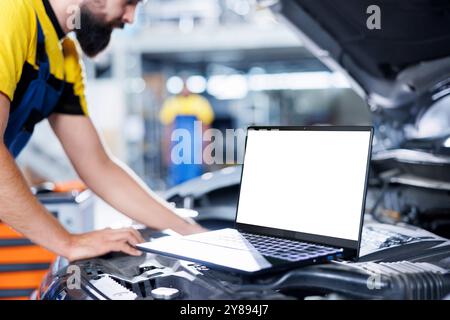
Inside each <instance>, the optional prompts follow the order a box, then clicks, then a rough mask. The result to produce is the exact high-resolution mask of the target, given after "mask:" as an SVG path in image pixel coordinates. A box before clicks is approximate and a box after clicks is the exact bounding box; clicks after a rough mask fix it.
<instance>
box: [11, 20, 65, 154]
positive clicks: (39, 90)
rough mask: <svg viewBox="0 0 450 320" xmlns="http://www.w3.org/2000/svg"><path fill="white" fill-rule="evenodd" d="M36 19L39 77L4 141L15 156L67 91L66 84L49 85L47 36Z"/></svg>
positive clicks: (18, 109)
mask: <svg viewBox="0 0 450 320" xmlns="http://www.w3.org/2000/svg"><path fill="white" fill-rule="evenodd" d="M36 20H37V31H38V32H37V50H36V62H37V64H38V65H39V71H38V76H37V78H36V79H35V80H32V81H31V82H30V84H29V86H28V88H27V90H26V91H25V93H24V95H23V97H22V100H21V102H20V104H19V105H18V106H17V107H16V108H14V110H11V111H10V114H9V120H8V126H7V127H6V131H5V135H4V142H5V144H6V146H7V147H8V149H9V151H10V152H11V154H12V155H13V156H14V157H16V156H17V155H18V154H19V153H20V151H22V149H23V148H24V147H25V145H26V144H27V143H28V141H29V140H30V138H31V135H32V134H33V130H34V126H35V125H36V124H37V123H38V122H40V121H41V120H43V119H45V118H47V117H48V116H49V115H50V114H51V113H52V111H53V109H54V108H55V106H56V104H57V103H58V101H59V100H60V98H61V95H62V93H63V90H64V83H63V82H58V83H57V84H56V87H55V86H53V85H51V84H50V83H49V79H50V62H49V59H48V56H47V52H46V50H45V36H44V32H43V30H42V27H41V23H40V22H39V18H38V17H37V16H36Z"/></svg>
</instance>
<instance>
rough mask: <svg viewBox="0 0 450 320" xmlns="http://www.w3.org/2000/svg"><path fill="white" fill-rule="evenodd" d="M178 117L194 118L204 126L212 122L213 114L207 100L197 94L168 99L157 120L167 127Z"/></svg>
mask: <svg viewBox="0 0 450 320" xmlns="http://www.w3.org/2000/svg"><path fill="white" fill-rule="evenodd" d="M178 116H195V117H196V118H197V119H198V120H199V121H202V122H203V123H204V124H206V125H210V124H211V123H212V122H213V120H214V112H213V109H212V107H211V105H210V104H209V102H208V100H206V99H205V98H203V97H202V96H200V95H197V94H191V95H188V96H176V97H172V98H170V99H169V100H167V101H166V103H165V104H164V106H163V107H162V109H161V113H160V116H159V118H160V120H161V122H162V123H163V124H165V125H169V124H171V123H173V122H174V120H175V119H176V117H178Z"/></svg>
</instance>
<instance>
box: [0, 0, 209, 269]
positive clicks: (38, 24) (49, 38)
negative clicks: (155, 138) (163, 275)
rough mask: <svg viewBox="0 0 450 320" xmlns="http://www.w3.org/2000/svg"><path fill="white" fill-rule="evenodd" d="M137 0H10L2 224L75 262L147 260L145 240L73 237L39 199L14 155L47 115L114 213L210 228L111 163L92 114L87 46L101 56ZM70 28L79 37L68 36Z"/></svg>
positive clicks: (2, 65)
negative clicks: (116, 255) (122, 256)
mask: <svg viewBox="0 0 450 320" xmlns="http://www.w3.org/2000/svg"><path fill="white" fill-rule="evenodd" d="M139 2H140V0H2V10H0V29H1V33H0V133H1V137H2V142H1V143H0V220H2V221H3V222H5V223H6V224H8V225H9V226H11V227H13V228H14V229H16V230H17V231H18V232H20V233H22V234H24V235H25V236H26V237H28V238H29V239H30V240H31V241H33V242H34V243H36V244H38V245H41V246H43V247H45V248H47V249H49V250H51V251H53V252H54V253H56V254H58V255H60V256H63V257H66V258H67V259H69V260H70V261H74V260H80V259H84V258H91V257H95V256H99V255H103V254H106V253H109V252H111V251H121V252H124V253H127V254H130V255H140V252H139V251H138V250H136V249H135V248H134V245H136V244H137V243H140V242H143V241H144V240H143V239H142V238H141V236H140V234H139V233H138V232H137V231H136V230H134V229H132V228H126V229H119V230H112V229H106V230H101V231H94V232H91V233H86V234H78V235H76V234H70V233H68V232H67V231H66V230H65V229H64V228H63V226H62V225H61V224H60V223H59V222H58V221H57V219H56V218H54V217H53V216H52V215H51V214H50V213H49V212H48V211H47V210H46V209H45V208H44V207H43V206H42V205H41V204H40V203H39V201H38V200H37V199H36V198H35V197H34V196H33V194H32V193H31V191H30V189H29V187H28V185H27V183H26V182H25V180H24V178H23V176H22V174H21V172H20V170H19V168H18V166H17V165H16V163H15V161H14V158H15V157H17V155H18V154H19V153H20V151H21V150H22V149H23V147H24V146H25V145H26V144H27V142H28V140H29V138H30V136H31V134H32V132H33V127H34V126H35V124H36V123H38V122H40V121H41V120H43V119H45V118H47V119H48V120H49V123H50V125H51V127H52V129H53V131H54V132H55V134H56V136H57V137H58V139H59V140H60V141H61V144H62V146H63V147H64V150H65V152H66V153H67V155H68V157H69V159H70V160H71V162H72V164H73V166H74V168H75V170H76V171H77V173H78V175H79V176H80V178H81V179H82V180H83V181H84V182H85V183H86V185H87V186H88V187H89V188H90V189H91V190H93V191H94V192H95V193H96V194H97V195H98V196H99V197H101V198H102V199H103V200H104V201H106V202H107V203H108V204H110V205H111V206H112V207H114V208H115V209H117V210H118V211H120V212H122V213H124V214H126V215H127V216H129V217H130V218H132V219H133V220H135V221H138V222H140V223H142V224H145V225H147V226H148V227H150V228H154V229H158V230H163V229H169V228H170V229H172V230H174V231H176V232H178V233H181V234H191V233H197V232H201V231H203V229H202V228H201V227H200V226H199V225H197V224H195V223H193V222H192V221H186V220H185V219H182V218H180V217H179V216H177V215H176V214H175V213H174V212H173V210H172V209H171V207H170V206H169V205H168V204H167V203H166V202H164V201H163V200H162V199H159V198H158V197H157V196H156V195H155V194H154V193H153V192H152V191H151V190H149V189H148V188H147V187H146V186H145V185H144V183H143V182H142V181H140V180H139V179H138V178H137V177H136V176H135V175H134V174H133V173H132V172H131V171H130V170H129V169H128V168H126V167H125V166H124V165H123V164H120V163H118V161H116V160H115V159H113V158H112V157H111V155H110V154H109V153H108V151H107V150H106V149H105V147H104V146H103V145H102V142H101V140H100V138H99V136H98V134H97V132H96V130H95V128H94V126H93V124H92V121H91V119H90V118H89V116H88V112H87V105H86V99H85V95H84V74H83V67H82V64H81V61H80V55H79V48H81V50H82V51H83V52H84V53H85V54H86V55H87V56H89V57H94V56H96V55H97V54H98V53H100V52H101V51H103V50H104V49H105V48H106V47H107V45H108V44H109V41H110V38H111V34H112V32H113V30H114V29H116V28H123V27H124V25H125V24H131V23H132V22H133V19H134V15H135V11H136V7H137V5H138V4H139ZM70 8H72V9H73V8H78V17H77V18H79V19H80V20H79V21H80V24H79V25H77V24H76V23H70V22H71V20H73V16H72V15H73V10H71V9H70ZM72 22H73V21H72ZM71 24H72V25H73V26H72V27H71ZM72 31H74V33H75V35H76V38H77V40H74V39H72V38H71V37H67V35H68V34H69V33H70V32H72ZM105 112H108V111H107V110H105Z"/></svg>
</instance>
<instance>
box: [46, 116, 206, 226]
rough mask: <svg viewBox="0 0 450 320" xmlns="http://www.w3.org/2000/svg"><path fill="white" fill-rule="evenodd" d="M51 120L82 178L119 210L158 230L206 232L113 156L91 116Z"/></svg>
mask: <svg viewBox="0 0 450 320" xmlns="http://www.w3.org/2000/svg"><path fill="white" fill-rule="evenodd" d="M49 120H50V124H51V126H52V128H53V130H54V131H55V133H56V135H57V136H58V138H59V140H60V141H61V143H62V145H63V147H64V150H65V151H66V153H67V155H68V156H69V158H70V160H71V162H72V164H73V165H74V167H75V170H76V171H77V172H78V174H79V176H80V178H81V179H82V180H83V181H84V183H86V185H87V186H88V187H89V188H90V189H91V190H92V191H94V192H95V193H96V194H97V195H98V196H100V197H101V198H102V199H103V200H105V201H106V202H107V203H109V204H110V205H111V206H112V207H114V208H115V209H116V210H118V211H120V212H122V213H124V214H125V215H127V216H129V217H130V218H132V219H134V220H136V221H138V222H140V223H143V224H145V225H147V226H149V227H151V228H154V229H157V230H164V229H172V230H174V231H176V232H178V233H180V234H191V233H197V232H203V231H205V230H204V229H203V228H201V227H200V226H199V225H196V224H191V223H188V222H187V221H186V220H184V219H182V218H180V217H178V216H177V215H176V214H175V213H174V212H173V211H172V209H171V208H170V206H169V205H168V204H167V203H166V202H165V201H164V200H162V199H160V198H159V197H158V196H157V195H156V194H155V193H154V192H152V191H151V190H150V189H149V188H148V187H146V186H145V184H144V183H143V182H142V181H141V180H140V179H139V178H138V177H137V176H136V175H135V174H134V173H132V172H131V170H130V169H129V168H127V167H125V166H124V165H123V164H120V163H119V162H118V161H117V160H114V159H112V157H110V155H109V154H108V153H107V151H106V150H105V148H104V146H103V144H102V142H101V140H100V138H99V136H98V133H97V131H96V129H95V127H94V125H93V124H92V121H91V120H90V119H89V117H84V116H72V115H63V114H55V115H53V116H52V117H50V119H49Z"/></svg>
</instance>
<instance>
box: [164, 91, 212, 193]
mask: <svg viewBox="0 0 450 320" xmlns="http://www.w3.org/2000/svg"><path fill="white" fill-rule="evenodd" d="M160 119H161V122H162V123H163V124H164V125H165V131H166V132H165V136H164V139H165V141H164V149H165V152H166V154H165V155H166V162H167V166H168V184H169V186H174V185H177V184H180V183H183V182H185V181H188V180H190V179H193V178H195V177H198V176H200V175H201V174H202V173H203V155H202V153H203V139H202V136H203V132H204V131H205V130H207V129H208V128H209V126H210V125H211V123H212V122H213V120H214V111H213V109H212V107H211V105H210V103H209V102H208V100H207V99H206V98H204V97H202V96H200V95H198V94H193V93H191V92H190V91H189V89H188V87H187V84H186V82H185V83H184V87H183V90H182V92H181V93H180V94H179V95H177V96H175V97H171V98H169V99H168V100H167V101H166V102H165V103H164V106H163V107H162V109H161V113H160ZM176 130H178V131H177V132H178V133H180V134H179V136H180V137H178V135H177V134H176ZM182 130H184V132H185V133H189V134H188V135H187V136H186V135H183V134H182V133H183V132H182ZM172 133H174V134H175V137H174V136H173V135H172ZM174 138H175V140H174ZM178 138H179V140H176V139H178ZM182 139H187V140H186V141H182ZM180 140H181V141H180ZM178 144H180V145H182V146H183V147H184V148H180V152H175V151H177V150H176V149H174V148H176V146H177V145H178ZM186 149H187V150H186ZM183 152H187V153H188V154H183ZM179 153H180V154H179ZM174 156H176V157H177V158H180V159H173V157H174Z"/></svg>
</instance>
